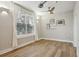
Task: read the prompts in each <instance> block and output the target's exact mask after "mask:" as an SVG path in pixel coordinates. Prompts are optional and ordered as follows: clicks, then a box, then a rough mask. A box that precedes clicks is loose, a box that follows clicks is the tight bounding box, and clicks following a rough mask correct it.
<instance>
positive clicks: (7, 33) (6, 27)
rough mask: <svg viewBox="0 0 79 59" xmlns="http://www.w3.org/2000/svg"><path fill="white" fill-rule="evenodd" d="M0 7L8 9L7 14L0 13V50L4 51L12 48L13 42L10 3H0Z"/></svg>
mask: <svg viewBox="0 0 79 59" xmlns="http://www.w3.org/2000/svg"><path fill="white" fill-rule="evenodd" d="M0 7H4V8H7V9H9V12H10V13H8V14H1V13H0V50H4V49H7V48H11V47H12V40H13V23H12V22H13V18H12V12H11V8H12V7H11V3H10V2H1V1H0Z"/></svg>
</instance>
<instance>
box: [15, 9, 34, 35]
mask: <svg viewBox="0 0 79 59" xmlns="http://www.w3.org/2000/svg"><path fill="white" fill-rule="evenodd" d="M33 21H34V20H33V16H32V15H30V14H28V13H27V12H26V10H24V9H21V10H19V11H18V12H17V18H16V30H17V35H26V34H31V33H33V32H34V24H33V23H34V22H33Z"/></svg>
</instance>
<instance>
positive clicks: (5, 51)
mask: <svg viewBox="0 0 79 59" xmlns="http://www.w3.org/2000/svg"><path fill="white" fill-rule="evenodd" d="M35 41H38V40H33V41H29V42H27V43H24V44H22V45H19V46H17V47H12V48H8V49H5V50H1V51H0V55H2V54H4V53H7V52H9V51H12V50H14V49H17V48H20V47H23V46H25V45H28V44H30V43H33V42H35Z"/></svg>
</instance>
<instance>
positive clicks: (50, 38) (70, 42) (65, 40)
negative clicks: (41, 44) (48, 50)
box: [40, 38, 73, 43]
mask: <svg viewBox="0 0 79 59" xmlns="http://www.w3.org/2000/svg"><path fill="white" fill-rule="evenodd" d="M40 39H45V40H55V41H61V42H70V43H73V41H68V40H62V39H54V38H40Z"/></svg>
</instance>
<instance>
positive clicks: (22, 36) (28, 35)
mask: <svg viewBox="0 0 79 59" xmlns="http://www.w3.org/2000/svg"><path fill="white" fill-rule="evenodd" d="M33 35H35V34H34V33H29V34H26V35H17V39H19V38H25V37H30V36H33Z"/></svg>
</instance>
